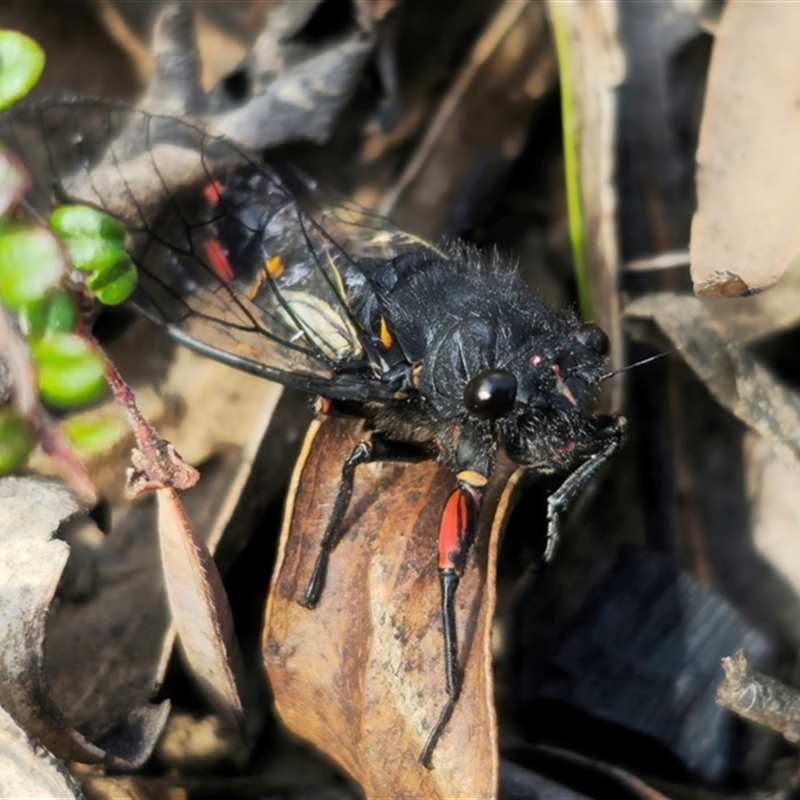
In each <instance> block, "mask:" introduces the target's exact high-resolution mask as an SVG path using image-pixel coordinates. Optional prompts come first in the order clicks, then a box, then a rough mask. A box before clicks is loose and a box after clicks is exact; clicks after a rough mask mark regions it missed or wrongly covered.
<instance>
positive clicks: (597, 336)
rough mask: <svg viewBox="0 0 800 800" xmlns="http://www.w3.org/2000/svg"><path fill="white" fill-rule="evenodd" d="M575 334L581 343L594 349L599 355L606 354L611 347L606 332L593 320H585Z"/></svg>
mask: <svg viewBox="0 0 800 800" xmlns="http://www.w3.org/2000/svg"><path fill="white" fill-rule="evenodd" d="M576 336H577V338H578V341H579V342H580V343H581V344H585V345H586V346H587V347H588V348H589V349H590V350H594V351H595V353H598V354H599V355H601V356H607V355H608V351H609V350H610V349H611V344H610V342H609V341H608V334H607V333H606V332H605V331H604V330H603V329H602V328H601V327H600V326H599V325H595V324H594V322H586V323H584V324H583V325H581V326H580V328H578V332H577V334H576Z"/></svg>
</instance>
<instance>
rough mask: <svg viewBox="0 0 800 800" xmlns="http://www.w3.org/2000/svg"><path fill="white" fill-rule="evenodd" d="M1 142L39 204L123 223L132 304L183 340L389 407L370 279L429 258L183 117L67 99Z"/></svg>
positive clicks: (314, 387) (276, 374)
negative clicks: (133, 284) (29, 178)
mask: <svg viewBox="0 0 800 800" xmlns="http://www.w3.org/2000/svg"><path fill="white" fill-rule="evenodd" d="M0 136H2V137H3V138H4V139H5V140H6V141H7V142H8V143H9V145H10V146H12V147H13V148H15V149H16V150H17V151H18V152H19V153H20V154H21V156H22V157H23V159H24V160H25V161H26V163H27V164H28V165H29V166H30V169H31V170H32V172H33V173H34V175H35V176H36V178H37V183H36V187H35V189H34V191H33V192H32V194H31V202H32V203H33V204H34V205H35V206H37V207H40V208H48V207H49V206H50V205H51V204H52V203H53V201H54V200H61V201H64V200H70V201H78V202H85V203H89V204H92V205H95V206H97V207H100V208H102V209H104V210H105V211H107V212H108V213H110V214H112V215H113V216H115V217H117V218H118V219H120V220H121V221H122V222H123V223H124V224H125V225H126V227H127V228H128V230H129V233H130V248H129V249H130V252H131V255H132V257H133V258H134V261H135V262H136V264H137V267H138V269H139V272H140V288H139V290H138V291H137V294H136V296H135V298H134V302H135V304H136V305H137V306H138V307H139V308H140V309H141V310H142V311H143V312H144V313H146V314H148V315H149V316H151V317H152V318H154V319H156V320H158V321H159V322H161V323H164V324H166V325H168V326H170V329H171V330H172V332H173V334H174V335H175V336H176V337H177V338H178V339H180V340H181V341H183V342H185V343H187V344H189V345H190V346H192V347H194V348H196V349H198V350H201V351H203V352H206V353H207V354H209V355H212V356H213V357H215V358H218V359H220V360H223V361H226V362H228V363H231V364H233V365H235V366H237V367H239V368H242V369H245V370H248V371H250V372H254V373H257V374H260V375H263V376H264V377H267V378H270V379H273V380H277V381H280V382H282V383H284V384H287V385H292V386H297V387H299V388H302V389H305V390H307V391H312V392H317V393H321V394H325V395H327V396H330V397H340V398H343V399H351V400H366V399H391V398H392V397H394V395H395V393H396V391H397V390H398V378H397V376H398V375H399V374H400V373H401V372H402V367H403V366H404V365H403V356H402V353H400V352H399V348H398V347H397V345H396V343H394V342H393V341H392V340H391V337H390V336H387V335H386V321H385V319H384V318H383V316H382V314H381V308H380V302H379V299H378V296H377V294H376V292H375V291H374V280H375V275H376V274H377V272H378V271H379V270H380V267H381V264H383V263H385V262H386V261H387V260H391V259H394V258H397V257H399V256H403V255H406V254H413V253H415V252H418V251H420V250H423V251H430V252H431V253H436V254H438V251H436V250H435V248H432V247H431V246H430V245H427V244H425V243H424V242H420V241H419V240H417V239H415V238H414V237H412V236H410V235H408V234H406V233H404V232H403V231H400V230H398V229H396V228H393V227H391V226H390V225H389V223H388V222H387V221H386V220H385V219H382V218H380V217H376V216H374V215H370V214H369V213H368V212H366V211H364V210H363V209H360V208H358V207H357V206H355V205H354V204H351V203H348V202H346V201H344V200H342V199H341V198H338V197H335V196H334V195H331V194H330V193H327V194H326V193H325V192H323V191H322V190H320V189H319V187H317V186H316V185H315V184H314V182H313V181H311V180H310V179H309V178H307V177H306V176H304V175H302V174H300V173H298V172H295V171H286V172H283V173H278V172H277V171H275V170H274V169H272V168H270V167H268V166H266V165H264V164H261V163H259V161H258V159H257V158H256V157H255V156H253V155H252V154H250V153H247V152H245V151H243V150H241V149H240V148H238V147H236V146H234V145H233V144H232V143H230V142H228V141H226V140H224V139H221V138H218V137H213V136H210V135H208V134H206V133H205V132H204V131H203V130H202V128H201V127H200V126H198V125H194V124H192V123H190V122H187V121H184V120H179V119H175V118H171V117H164V116H155V115H152V114H148V113H146V112H143V111H129V110H127V109H122V108H114V107H110V106H108V105H104V104H101V103H99V102H97V101H91V100H89V101H86V100H73V101H71V102H69V103H64V102H59V103H50V104H46V105H40V106H38V107H35V108H20V109H15V110H14V111H13V112H12V114H10V115H7V116H6V117H4V118H3V119H2V120H0Z"/></svg>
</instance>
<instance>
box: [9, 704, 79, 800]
mask: <svg viewBox="0 0 800 800" xmlns="http://www.w3.org/2000/svg"><path fill="white" fill-rule="evenodd" d="M0 797H58V798H60V799H61V800H70V799H71V798H75V800H80V798H82V797H83V795H82V794H81V790H80V789H79V788H78V785H77V784H76V783H75V781H74V780H73V779H72V777H71V776H70V774H69V773H68V772H67V770H66V769H65V768H64V766H63V765H62V764H61V763H59V761H57V760H56V758H55V756H53V754H52V753H51V752H50V751H49V750H46V749H45V748H44V747H42V745H41V744H40V743H39V742H37V741H36V740H35V739H33V738H31V736H30V735H29V734H27V733H26V732H25V731H24V730H22V728H20V726H19V725H17V723H16V722H15V721H14V719H13V718H12V717H11V715H10V714H8V713H7V712H6V711H4V710H3V709H2V708H0Z"/></svg>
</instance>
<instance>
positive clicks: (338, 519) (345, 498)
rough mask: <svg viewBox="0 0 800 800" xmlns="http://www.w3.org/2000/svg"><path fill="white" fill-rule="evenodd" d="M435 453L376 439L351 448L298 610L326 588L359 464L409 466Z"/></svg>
mask: <svg viewBox="0 0 800 800" xmlns="http://www.w3.org/2000/svg"><path fill="white" fill-rule="evenodd" d="M437 453H438V451H437V449H436V448H435V446H434V445H431V444H426V443H419V442H398V441H394V440H391V439H382V438H380V437H378V436H373V437H372V438H371V439H365V440H363V441H361V442H359V443H358V444H357V445H356V446H355V447H354V448H353V450H352V452H351V453H350V455H349V456H348V457H347V459H346V460H345V462H344V464H343V465H342V477H341V480H340V481H339V489H338V491H337V492H336V499H335V500H334V503H333V512H332V513H331V516H330V519H329V520H328V525H327V527H326V528H325V533H324V534H323V536H322V541H321V543H320V549H319V554H318V555H317V560H316V563H315V564H314V570H313V572H312V573H311V579H310V580H309V582H308V586H307V587H306V590H305V592H304V593H303V596H302V597H301V598H300V601H299V602H300V605H301V606H303V607H304V608H314V607H315V606H316V605H317V603H319V599H320V597H321V595H322V590H323V588H324V587H325V575H326V573H327V570H328V561H329V559H330V554H331V553H332V552H333V550H334V548H335V547H336V545H337V544H338V543H339V539H340V538H341V531H340V527H341V524H342V520H343V519H344V515H345V513H346V512H347V508H348V506H349V505H350V498H351V497H352V495H353V481H354V479H355V471H356V467H358V466H359V465H360V464H371V463H374V462H376V461H407V462H411V463H413V462H419V461H427V460H429V459H431V458H435V457H436V455H437Z"/></svg>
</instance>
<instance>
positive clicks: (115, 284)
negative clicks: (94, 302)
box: [86, 253, 138, 306]
mask: <svg viewBox="0 0 800 800" xmlns="http://www.w3.org/2000/svg"><path fill="white" fill-rule="evenodd" d="M137 280H138V275H137V273H136V267H134V266H133V262H132V261H131V257H130V256H129V255H128V254H127V253H124V254H123V255H122V257H121V258H120V259H119V260H118V261H117V263H116V264H114V266H113V267H112V268H111V269H107V270H105V271H104V272H97V273H95V274H94V275H92V277H91V278H89V280H88V281H86V288H87V289H89V290H90V291H92V292H94V294H95V295H96V296H97V299H98V300H99V301H100V302H101V303H104V304H105V305H107V306H116V305H118V304H119V303H122V302H123V301H124V300H127V299H128V297H130V295H131V292H132V291H133V290H134V289H135V288H136V282H137Z"/></svg>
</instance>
